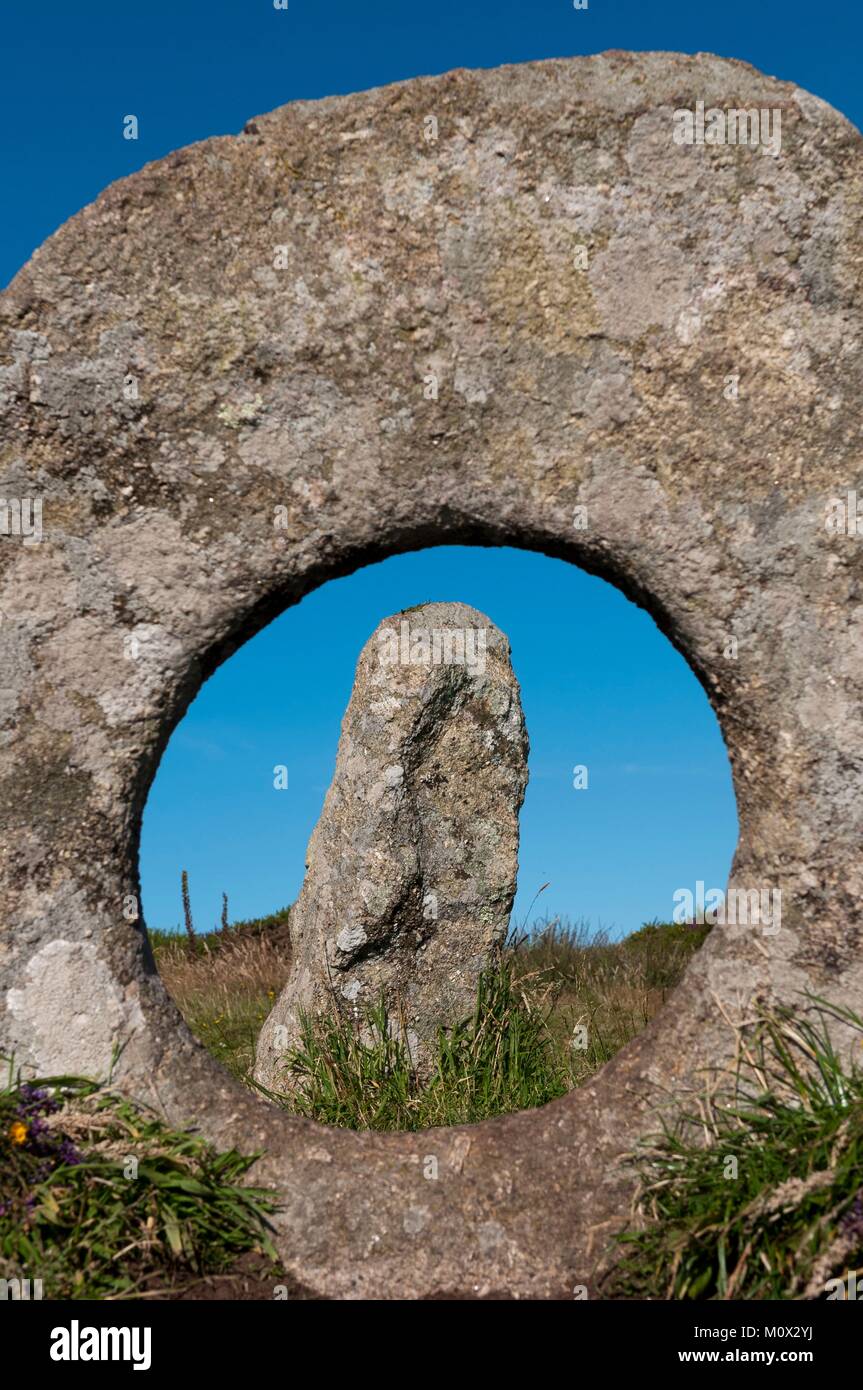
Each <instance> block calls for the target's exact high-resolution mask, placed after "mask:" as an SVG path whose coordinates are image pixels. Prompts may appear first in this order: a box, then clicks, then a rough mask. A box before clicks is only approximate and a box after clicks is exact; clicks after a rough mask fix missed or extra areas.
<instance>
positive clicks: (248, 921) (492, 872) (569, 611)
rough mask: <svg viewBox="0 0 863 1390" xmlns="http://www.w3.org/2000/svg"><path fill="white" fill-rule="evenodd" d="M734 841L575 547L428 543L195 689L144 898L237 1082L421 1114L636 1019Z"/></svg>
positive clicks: (486, 1092)
mask: <svg viewBox="0 0 863 1390" xmlns="http://www.w3.org/2000/svg"><path fill="white" fill-rule="evenodd" d="M429 605H431V606H429ZM438 605H441V606H438ZM443 605H449V606H446V607H445V606H443ZM458 605H461V606H458ZM384 620H387V621H386V622H385V621H384ZM382 624H383V627H382ZM501 634H503V637H504V638H505V639H506V641H503V640H502V638H501ZM508 647H509V650H508V649H507V648H508ZM361 653H362V654H363V655H362V659H361V660H360V664H359V668H358V665H357V662H358V658H360V657H361ZM523 725H524V726H526V730H527V734H528V736H529V740H530V753H529V758H528V756H527V752H526V747H525V741H524V737H523ZM340 736H341V743H340ZM528 773H529V776H528ZM525 781H526V793H525V790H524V788H525ZM522 795H524V802H523V805H521V807H520V809H519V805H520V802H521V797H522ZM316 827H317V829H316ZM313 831H314V832H315V833H314V835H313V834H312V832H313ZM519 831H520V835H519ZM736 835H737V824H736V811H735V801H734V793H733V788H732V782H731V773H730V768H729V764H728V758H727V755H726V752H725V747H724V744H723V741H722V737H721V734H720V731H719V726H718V723H717V721H716V718H715V716H714V714H713V712H712V710H711V708H710V705H709V702H708V700H707V697H706V695H705V693H704V691H703V689H702V688H701V686H700V684H699V682H698V681H697V679H696V677H695V676H694V674H693V673H692V671H691V670H690V668H689V667H688V666H687V664H686V662H685V661H684V659H683V658H682V657H681V656H680V654H679V653H678V652H677V651H676V650H675V649H674V647H673V646H672V645H671V643H670V642H669V641H668V639H667V638H666V637H665V636H664V635H663V634H662V633H661V632H660V631H659V629H658V628H657V627H656V625H655V623H654V622H653V620H652V619H651V617H650V616H649V615H648V614H647V613H646V612H645V611H644V610H642V609H640V608H638V607H637V606H636V605H635V604H633V603H631V602H630V601H629V600H628V599H627V598H625V597H624V596H623V595H622V594H621V593H620V592H619V591H618V590H617V589H616V588H615V587H614V586H613V585H611V584H609V583H607V582H606V581H604V580H601V579H598V578H596V577H594V576H591V575H588V574H586V573H585V572H584V571H582V570H580V569H578V568H577V567H575V566H574V565H571V564H569V563H568V562H566V561H561V560H555V559H550V558H548V557H546V556H543V555H538V554H533V553H530V552H526V551H520V550H512V549H508V548H501V549H478V548H474V547H440V548H436V549H431V550H426V551H417V552H413V553H410V554H406V555H401V556H396V557H393V558H390V559H387V560H384V561H382V562H380V563H378V564H374V565H370V566H368V567H366V568H365V569H361V570H359V571H357V572H356V573H354V574H353V575H351V576H349V577H348V578H345V579H339V580H334V581H331V582H329V583H327V584H325V585H323V586H322V587H321V588H319V589H317V590H316V591H314V592H313V593H312V594H310V595H309V596H308V597H306V598H305V599H304V600H303V601H302V602H301V603H300V604H298V605H296V606H295V607H293V608H290V609H288V610H287V611H286V612H285V613H283V614H282V615H281V616H280V617H279V618H277V619H276V620H274V621H273V622H272V623H270V625H269V626H268V627H267V628H265V629H264V630H263V631H261V632H260V633H259V634H258V635H257V636H256V637H254V638H252V639H251V640H250V641H249V642H247V643H246V644H245V645H244V646H243V647H242V648H241V649H240V650H239V651H238V652H236V654H235V655H234V656H233V657H231V658H230V659H229V660H228V661H226V662H225V663H224V664H223V665H222V666H221V667H220V668H219V669H218V670H217V671H216V673H215V674H214V675H213V676H212V677H211V678H210V680H209V681H207V682H206V683H205V685H204V686H203V688H202V689H201V691H200V692H199V694H198V696H197V698H196V699H195V701H194V703H193V704H192V705H191V707H190V708H189V710H188V712H187V714H186V716H185V718H184V719H183V720H182V722H181V723H180V724H179V725H178V726H177V728H176V729H175V731H174V733H173V736H172V738H171V740H170V742H169V744H168V747H167V749H166V752H165V754H164V756H163V758H162V761H161V764H160V767H159V770H158V773H157V775H156V777H155V779H154V782H153V785H152V787H151V791H150V795H149V799H148V802H147V806H146V810H145V814H144V819H143V829H142V841H141V856H140V860H141V879H142V897H143V905H144V911H145V917H146V921H147V923H148V927H149V934H150V939H151V943H152V945H153V947H154V951H155V955H156V959H157V963H158V965H159V968H160V971H161V974H162V977H163V980H164V982H165V984H166V985H167V988H168V990H169V992H170V993H171V994H172V996H173V998H174V1000H175V1002H176V1003H177V1005H178V1007H179V1009H180V1012H181V1013H182V1014H183V1016H184V1018H185V1020H186V1022H187V1024H188V1025H189V1027H190V1029H191V1031H192V1032H193V1033H194V1034H196V1035H197V1036H198V1037H199V1038H200V1040H201V1041H202V1042H203V1043H204V1044H205V1046H206V1047H207V1048H208V1049H209V1050H210V1051H211V1052H212V1053H213V1054H214V1055H215V1056H216V1058H217V1059H218V1060H219V1061H220V1062H221V1063H222V1064H223V1065H224V1066H225V1067H226V1068H227V1069H228V1070H229V1071H231V1072H232V1073H233V1074H234V1075H236V1076H238V1077H239V1078H240V1079H243V1080H246V1081H248V1082H249V1083H250V1084H253V1085H257V1086H258V1087H263V1088H264V1089H265V1090H266V1091H267V1092H268V1093H270V1094H277V1095H279V1096H280V1097H282V1103H283V1104H284V1105H286V1106H287V1107H288V1108H289V1109H291V1110H294V1111H297V1112H300V1113H304V1114H308V1115H311V1116H313V1117H314V1118H315V1119H318V1120H319V1121H321V1122H322V1123H330V1124H342V1125H349V1126H355V1127H368V1126H372V1127H376V1128H389V1129H411V1128H416V1129H423V1128H428V1127H430V1126H433V1125H439V1124H450V1123H463V1122H472V1121H476V1120H481V1119H485V1118H489V1117H491V1116H492V1115H494V1114H498V1113H503V1112H507V1111H512V1110H516V1109H523V1108H528V1107H531V1106H534V1105H539V1104H542V1103H544V1102H545V1101H547V1100H550V1099H552V1098H554V1097H555V1096H557V1095H560V1094H562V1093H563V1092H564V1091H565V1090H567V1089H570V1088H572V1087H573V1086H577V1085H579V1084H581V1083H583V1081H584V1080H586V1079H587V1078H588V1077H590V1076H592V1075H594V1074H595V1072H596V1071H597V1070H598V1068H599V1067H600V1066H601V1065H602V1064H603V1063H604V1062H605V1061H606V1060H608V1058H609V1057H611V1056H612V1055H614V1053H615V1052H616V1051H617V1050H619V1049H620V1048H621V1047H622V1046H624V1045H625V1044H626V1043H627V1042H628V1041H629V1040H630V1039H631V1038H632V1037H633V1036H635V1035H636V1034H637V1033H638V1032H640V1031H641V1029H643V1027H644V1026H645V1025H646V1024H647V1022H649V1020H650V1019H651V1018H652V1017H653V1016H654V1015H655V1014H656V1013H657V1012H658V1011H659V1009H660V1008H661V1007H662V1005H663V1004H664V1002H665V1000H666V998H667V997H668V995H669V993H670V992H671V991H672V990H673V988H674V986H675V985H676V983H677V982H678V980H679V979H680V977H681V975H682V972H683V970H684V969H685V966H686V964H687V961H688V960H689V958H690V957H691V954H692V952H693V951H694V950H695V949H697V947H698V945H699V944H700V943H701V941H702V940H703V939H704V936H705V934H706V931H707V930H708V929H709V928H707V927H706V926H704V925H703V924H702V923H701V922H699V920H698V919H699V917H700V915H701V914H700V911H699V904H700V900H701V899H703V897H704V893H705V891H709V890H710V889H711V888H713V887H721V886H722V885H724V883H725V882H726V880H727V876H728V868H729V865H730V860H731V855H732V852H733V848H734V844H735V841H736ZM310 837H311V838H310ZM307 846H308V854H307V853H306V850H307ZM516 856H517V861H516ZM516 868H517V891H516V893H515V898H514V902H513V888H514V887H515V886H516ZM693 919H694V920H693Z"/></svg>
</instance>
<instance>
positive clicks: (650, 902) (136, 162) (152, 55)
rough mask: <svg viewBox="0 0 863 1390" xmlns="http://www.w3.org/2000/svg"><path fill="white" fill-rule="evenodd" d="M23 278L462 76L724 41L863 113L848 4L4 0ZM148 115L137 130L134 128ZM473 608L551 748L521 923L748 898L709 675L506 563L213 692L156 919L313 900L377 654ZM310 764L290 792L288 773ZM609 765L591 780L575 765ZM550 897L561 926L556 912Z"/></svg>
mask: <svg viewBox="0 0 863 1390" xmlns="http://www.w3.org/2000/svg"><path fill="white" fill-rule="evenodd" d="M0 17H2V18H0V25H2V35H3V40H2V41H3V50H4V64H3V82H2V84H0V150H2V155H0V163H1V164H2V171H3V179H4V188H5V191H6V199H5V208H4V217H3V238H2V244H0V283H2V284H6V283H8V281H9V280H10V279H11V278H12V276H13V275H14V273H15V272H16V270H17V269H18V268H19V267H20V266H21V265H22V264H23V263H24V262H25V261H26V260H27V258H28V257H29V255H30V254H31V253H32V251H33V250H34V249H35V248H36V247H37V246H38V245H39V244H40V243H41V242H42V241H43V240H44V239H45V237H46V236H48V235H49V234H50V233H51V232H53V231H54V230H56V228H57V227H58V226H60V225H61V224H62V223H63V222H64V221H65V220H66V219H67V218H68V217H70V216H71V215H72V214H73V213H75V212H76V211H78V210H79V209H80V208H81V207H83V206H84V205H85V204H86V203H88V202H90V201H92V199H93V198H95V197H96V196H97V194H98V193H99V192H100V191H101V190H102V189H103V188H104V187H105V186H106V185H107V184H108V183H110V182H111V181H112V180H114V179H116V178H119V177H121V176H123V175H125V174H127V173H130V172H132V171H133V170H134V169H137V168H139V167H140V166H141V165H142V164H145V163H147V162H149V161H150V160H153V159H158V158H160V157H161V156H162V155H164V154H166V153H168V151H170V150H173V149H177V148H179V147H181V146H183V145H186V144H189V143H190V142H192V141H195V140H200V139H203V138H206V137H207V136H210V135H220V134H230V133H234V132H236V131H238V130H240V129H241V127H242V126H243V124H244V122H245V121H246V120H247V119H249V118H250V117H251V116H254V115H257V114H259V113H261V112H263V111H267V110H270V109H272V108H273V107H275V106H279V105H281V104H282V103H284V102H286V101H291V100H293V99H296V98H300V97H316V96H325V95H329V94H332V93H336V92H350V91H356V90H360V89H362V88H365V87H372V86H376V85H379V84H380V83H384V82H390V81H395V80H398V79H401V78H407V77H412V76H416V75H419V74H424V73H435V72H444V71H446V70H448V69H450V68H454V67H492V66H495V65H497V64H499V63H504V62H518V61H523V60H526V59H531V58H547V57H562V56H568V55H571V54H576V53H594V52H599V51H602V50H603V49H607V48H621V49H671V50H677V51H682V52H699V51H708V52H714V53H719V54H723V55H726V56H729V57H737V58H744V59H746V60H748V61H749V62H751V63H753V64H755V66H756V67H759V68H761V69H762V70H764V71H765V72H768V73H773V74H775V75H777V76H779V77H782V78H788V79H792V80H793V81H795V82H797V83H798V84H800V85H801V86H804V87H806V88H808V89H809V90H811V91H813V92H815V93H817V94H818V95H819V96H821V97H824V98H825V99H826V100H828V101H830V102H832V103H833V105H835V106H837V107H838V108H839V109H840V110H842V111H844V112H845V114H846V115H847V116H849V117H850V118H851V119H852V120H853V121H854V122H855V123H856V124H857V125H861V124H863V121H861V117H863V95H861V88H860V83H859V78H858V66H859V60H858V56H857V55H858V50H859V44H858V43H857V42H856V40H857V39H858V37H859V30H860V20H859V18H858V14H857V12H856V9H855V8H853V7H852V6H850V4H849V5H837V4H827V3H825V4H821V5H819V6H817V7H813V6H812V5H811V4H810V3H808V0H806V3H804V0H785V2H784V3H769V4H768V3H760V4H758V5H754V4H752V3H751V0H748V2H747V3H740V2H739V0H730V3H724V4H722V5H713V6H695V5H693V4H692V3H691V0H685V2H684V0H662V3H661V5H654V4H650V3H648V0H590V3H589V8H588V10H586V11H576V10H575V9H574V8H573V5H572V3H571V0H524V3H514V2H513V0H495V2H494V3H492V2H491V0H489V3H470V0H459V3H453V0H435V2H434V4H411V3H407V0H400V3H393V2H392V0H365V3H363V4H358V3H356V0H328V3H322V2H321V0H317V3H313V0H289V8H288V10H287V11H286V12H283V11H276V10H275V9H274V7H273V5H272V0H230V2H228V0H207V3H191V0H147V3H146V4H145V5H123V4H116V3H113V2H112V3H86V0H85V2H84V3H77V4H75V5H70V4H69V3H68V0H65V3H61V0H42V2H41V3H39V4H38V5H36V4H33V5H28V6H22V5H17V4H16V5H13V4H10V3H8V0H6V2H4V3H0ZM130 113H131V114H135V115H136V116H137V117H138V121H139V139H138V140H137V141H131V140H124V139H123V138H122V126H123V118H124V116H126V115H127V114H130ZM427 599H461V600H463V601H464V602H467V603H471V604H473V605H475V606H476V607H478V608H480V609H481V610H482V611H484V612H486V613H487V614H488V615H489V616H490V617H491V618H492V619H493V620H494V621H495V622H496V623H497V624H498V625H499V626H500V627H502V628H503V629H504V630H505V631H506V632H507V633H508V635H509V637H510V640H511V642H512V645H513V659H514V663H515V668H516V672H517V674H518V676H519V679H520V681H521V684H522V693H523V700H524V706H525V712H526V715H527V720H528V727H529V731H530V737H531V745H532V752H531V780H530V786H529V789H528V794H527V798H526V802H525V807H524V811H523V813H522V853H521V871H520V876H519V898H518V901H517V908H516V916H517V918H518V919H519V920H522V919H523V918H524V916H525V914H526V913H527V911H528V908H529V905H530V900H531V899H532V897H533V895H534V893H535V891H536V889H537V888H538V887H539V885H540V884H542V883H544V882H546V881H547V880H550V881H551V887H550V888H549V889H548V890H547V892H546V893H545V894H544V895H543V898H542V900H541V903H540V905H539V906H541V907H542V908H543V910H548V911H549V912H551V913H552V914H553V913H556V912H561V913H566V914H569V915H570V916H574V917H580V916H585V917H588V918H590V919H591V920H592V921H593V922H594V923H597V922H599V921H601V922H603V923H604V924H606V925H608V926H609V927H614V928H616V929H617V930H620V931H622V930H632V929H633V928H634V927H636V926H638V925H639V924H640V923H641V922H642V921H643V920H645V919H649V918H652V917H654V916H660V917H667V916H668V915H669V913H670V910H671V900H672V893H673V891H674V889H675V888H678V887H687V886H693V887H694V884H695V881H696V879H703V880H705V881H706V882H707V884H708V887H709V886H713V885H719V886H722V885H724V882H725V878H726V876H727V872H728V867H729V864H730V860H731V855H732V853H733V848H734V843H735V839H736V816H735V808H734V799H733V794H732V789H731V781H730V774H729V770H728V764H727V758H726V755H725V751H724V748H723V745H722V740H721V737H720V735H719V731H718V727H717V724H716V720H715V718H714V716H713V714H712V712H711V710H710V708H709V706H708V703H707V700H706V697H705V696H704V694H703V692H702V691H701V689H700V687H699V685H698V683H697V682H696V680H695V677H694V676H693V675H692V673H691V672H690V671H689V669H688V668H687V666H686V664H685V663H684V662H683V660H682V658H681V657H679V656H678V655H677V653H676V652H675V651H674V650H673V649H672V648H671V646H670V645H669V644H668V642H667V641H666V639H665V638H664V637H663V636H662V635H661V634H660V633H659V632H658V631H657V629H656V628H655V626H654V624H653V622H652V620H651V619H650V618H649V617H648V616H647V615H646V614H645V613H643V612H641V611H640V610H639V609H637V608H635V607H634V606H633V605H632V604H630V603H629V602H628V601H627V600H625V599H624V598H623V597H622V596H621V595H620V594H619V593H617V592H616V591H615V590H614V589H613V588H611V587H610V586H609V585H607V584H605V583H604V582H603V581H601V580H598V579H595V578H592V577H590V576H587V575H585V574H582V573H581V572H580V571H578V570H576V569H574V568H573V567H571V566H567V565H566V564H564V563H563V562H561V561H556V560H550V559H547V558H545V557H543V556H538V555H530V554H522V553H518V552H515V551H509V550H481V549H469V550H467V549H461V548H459V549H455V548H446V549H438V550H433V551H424V552H421V553H418V554H415V555H407V556H400V557H396V558H394V559H391V560H388V561H385V562H384V563H382V564H380V565H376V566H373V567H371V568H369V569H367V570H364V571H361V572H360V573H358V574H356V575H354V576H351V577H349V578H346V579H342V580H339V581H336V582H335V583H332V584H329V585H327V586H325V587H324V588H323V589H321V590H319V591H317V592H316V593H315V594H313V595H311V596H310V597H309V598H307V599H306V600H304V602H303V603H302V604H301V605H299V606H298V607H297V608H295V609H292V610H290V611H289V612H287V613H285V614H284V615H283V616H282V617H281V618H280V619H278V620H277V621H276V622H275V623H273V624H271V626H270V627H269V628H268V629H266V631H264V632H262V633H261V634H260V635H259V636H258V637H257V638H255V639H254V640H253V641H252V642H250V643H248V644H247V646H246V647H245V648H243V649H242V650H241V651H240V652H239V653H237V654H236V656H234V657H233V658H232V659H231V661H229V662H228V663H227V664H226V665H225V666H223V667H222V668H221V669H220V670H219V671H218V672H217V673H216V674H215V675H214V676H213V677H212V679H211V680H210V681H209V682H208V683H207V685H206V686H205V687H204V689H203V690H202V691H201V693H200V695H199V697H198V699H197V700H196V701H195V703H194V705H193V706H192V707H191V709H190V710H189V713H188V714H187V716H186V718H185V719H184V721H183V723H182V724H181V725H180V726H179V728H178V729H177V731H176V732H175V734H174V737H173V739H172V740H171V743H170V745H169V748H168V750H167V752H166V754H165V757H164V759H163V762H162V766H161V767H160V769H159V773H158V775H157V777H156V781H155V783H154V785H153V789H152V792H151V795H150V799H149V802H148V806H147V810H146V813H145V817H144V828H143V838H142V852H141V868H142V883H143V898H144V910H145V915H146V918H147V920H148V922H149V923H150V924H151V925H154V926H155V925H160V926H168V925H172V924H174V923H176V922H177V921H178V920H179V916H180V913H179V873H180V869H181V868H183V867H185V868H187V869H188V870H189V873H190V877H191V884H192V898H193V906H194V908H195V912H196V916H197V918H198V923H199V925H200V926H201V927H207V926H209V925H210V924H212V923H214V922H215V921H216V919H217V917H218V913H219V906H220V901H221V892H222V891H223V890H224V891H226V892H228V894H229V897H230V902H231V909H232V915H234V914H236V915H249V914H253V913H260V912H265V911H268V910H270V909H271V908H273V907H276V906H278V905H280V904H282V903H285V902H288V901H290V900H291V898H292V897H294V896H295V894H296V892H297V889H298V887H299V884H300V882H301V876H302V865H303V856H304V851H305V846H306V842H307V839H308V836H309V833H310V831H311V829H312V827H313V825H314V822H315V820H316V818H317V815H318V813H319V811H320V806H321V803H322V800H323V795H324V792H325V790H326V786H327V784H328V782H329V779H330V776H331V773H332V767H333V761H334V757H335V749H336V742H337V739H338V729H339V721H340V719H341V715H342V713H343V711H344V707H345V705H346V703H347V699H348V695H349V692H350V686H351V680H352V676H353V670H354V664H355V661H356V657H357V654H358V652H359V650H360V647H361V646H362V644H363V642H364V641H365V639H366V638H367V637H368V635H369V634H370V633H371V631H372V630H373V628H374V627H375V625H376V624H377V622H378V621H379V620H380V618H381V617H383V616H385V615H387V614H389V613H392V612H395V611H396V610H398V609H399V608H402V607H404V606H406V605H408V604H413V603H418V602H422V601H424V600H427ZM277 763H284V764H286V765H287V767H288V769H289V786H288V789H287V791H283V792H279V791H276V790H275V789H274V788H273V775H272V769H273V767H274V765H275V764H277ZM576 763H584V764H587V766H588V768H589V776H590V785H589V789H588V790H587V791H576V790H574V789H573V786H572V768H573V766H574V765H575V764H576ZM539 906H538V908H537V910H539Z"/></svg>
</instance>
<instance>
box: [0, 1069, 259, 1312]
mask: <svg viewBox="0 0 863 1390" xmlns="http://www.w3.org/2000/svg"><path fill="white" fill-rule="evenodd" d="M255 1159H256V1155H244V1154H241V1153H239V1152H238V1151H237V1150H235V1149H232V1150H230V1151H229V1152H226V1153H219V1152H218V1151H217V1150H215V1149H214V1148H213V1147H212V1146H211V1145H210V1144H208V1143H206V1142H205V1141H204V1140H203V1139H201V1138H199V1137H196V1136H195V1135H192V1134H189V1133H185V1132H182V1131H177V1130H173V1129H171V1128H170V1127H169V1126H167V1125H166V1124H164V1123H163V1121H162V1120H161V1119H159V1118H158V1116H156V1115H154V1114H153V1113H151V1112H150V1111H148V1110H146V1109H144V1108H143V1107H141V1106H139V1105H135V1104H133V1103H132V1102H131V1101H130V1100H128V1099H126V1098H124V1097H122V1096H119V1095H117V1094H115V1093H114V1092H112V1091H111V1090H110V1089H109V1088H108V1087H107V1086H102V1085H100V1084H99V1083H97V1082H94V1081H87V1080H83V1079H81V1078H78V1077H46V1078H44V1079H41V1080H38V1081H28V1082H23V1081H22V1080H21V1079H20V1077H17V1076H15V1074H14V1072H13V1069H12V1066H11V1064H10V1067H9V1078H8V1081H7V1084H6V1085H5V1086H4V1087H3V1088H2V1089H0V1278H5V1279H7V1280H12V1279H27V1278H29V1279H30V1280H31V1285H32V1280H34V1279H41V1280H42V1297H43V1298H46V1299H64V1300H65V1299H78V1298H81V1299H87V1298H98V1299H105V1298H112V1299H123V1298H134V1297H137V1296H140V1295H141V1294H142V1293H144V1294H149V1295H150V1296H153V1294H154V1293H156V1292H157V1291H165V1296H168V1295H169V1294H170V1295H172V1296H175V1295H176V1294H177V1292H179V1291H182V1290H184V1289H186V1288H188V1287H189V1285H194V1284H195V1282H196V1281H198V1280H200V1279H202V1278H205V1277H206V1276H210V1275H213V1274H216V1273H221V1272H223V1271H230V1270H232V1269H233V1268H235V1267H236V1266H237V1265H238V1262H240V1263H241V1262H242V1261H243V1260H245V1259H247V1258H248V1257H249V1256H250V1254H251V1252H255V1253H256V1255H257V1256H258V1258H259V1260H260V1264H261V1265H262V1266H263V1267H264V1268H267V1267H268V1266H269V1265H270V1264H272V1266H273V1272H274V1282H275V1281H277V1276H278V1271H277V1270H276V1268H275V1261H276V1254H275V1250H274V1248H273V1246H272V1244H271V1241H270V1237H269V1234H268V1222H267V1217H268V1214H269V1213H270V1212H271V1211H272V1210H273V1205H272V1202H271V1200H270V1198H269V1196H268V1194H267V1193H265V1192H264V1191H262V1190H259V1189H257V1188H254V1187H247V1186H245V1185H244V1180H245V1177H246V1174H247V1173H248V1171H249V1169H250V1168H251V1166H252V1164H253V1163H254V1162H255Z"/></svg>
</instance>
